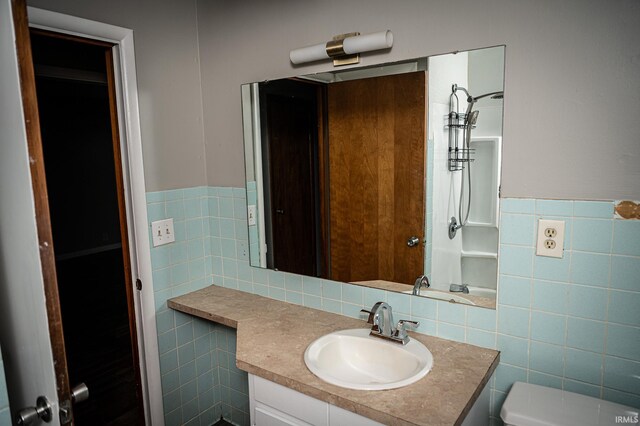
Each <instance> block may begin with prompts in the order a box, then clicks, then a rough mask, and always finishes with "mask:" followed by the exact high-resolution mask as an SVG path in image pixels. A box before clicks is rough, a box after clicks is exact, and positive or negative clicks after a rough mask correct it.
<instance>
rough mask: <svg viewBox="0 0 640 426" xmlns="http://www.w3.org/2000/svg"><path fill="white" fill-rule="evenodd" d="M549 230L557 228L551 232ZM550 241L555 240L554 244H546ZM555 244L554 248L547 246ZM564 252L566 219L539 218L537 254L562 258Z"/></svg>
mask: <svg viewBox="0 0 640 426" xmlns="http://www.w3.org/2000/svg"><path fill="white" fill-rule="evenodd" d="M547 230H555V235H554V236H550V235H553V234H554V232H549V231H547ZM548 241H553V242H554V243H555V246H554V245H553V244H546V243H547V242H548ZM548 246H553V248H547V247H548ZM563 254H564V220H548V219H539V220H538V238H537V244H536V255H538V256H546V257H557V258H562V256H563Z"/></svg>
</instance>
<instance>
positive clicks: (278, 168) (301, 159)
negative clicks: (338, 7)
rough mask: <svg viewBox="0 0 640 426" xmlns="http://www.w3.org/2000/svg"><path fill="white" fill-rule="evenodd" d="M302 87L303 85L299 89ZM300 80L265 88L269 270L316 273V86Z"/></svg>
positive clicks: (303, 273)
mask: <svg viewBox="0 0 640 426" xmlns="http://www.w3.org/2000/svg"><path fill="white" fill-rule="evenodd" d="M301 86H302V87H301ZM306 86H308V85H306V84H304V83H297V82H283V83H278V87H274V86H273V85H272V86H270V87H266V88H264V90H263V91H262V92H261V96H263V95H264V99H263V101H264V105H265V106H266V108H265V110H266V123H265V124H266V141H267V144H268V156H269V161H268V164H269V168H268V173H269V176H268V181H269V194H270V196H269V203H270V206H269V215H270V218H271V220H270V221H269V222H270V223H271V227H272V229H271V232H270V235H271V238H270V244H268V245H269V248H268V250H269V251H270V252H271V256H272V257H271V256H270V258H271V261H272V264H269V265H268V266H269V267H270V268H274V269H278V270H280V271H286V272H293V273H296V274H302V275H312V276H315V275H317V273H318V259H317V258H316V254H317V252H318V251H317V244H316V241H317V233H318V228H317V226H318V225H317V220H316V218H317V212H316V196H317V190H316V187H317V186H316V184H315V181H316V179H317V176H316V164H317V131H318V130H317V127H318V126H317V112H316V111H317V108H316V103H315V102H316V101H315V100H314V96H315V95H314V93H315V91H316V90H317V89H316V88H315V87H306Z"/></svg>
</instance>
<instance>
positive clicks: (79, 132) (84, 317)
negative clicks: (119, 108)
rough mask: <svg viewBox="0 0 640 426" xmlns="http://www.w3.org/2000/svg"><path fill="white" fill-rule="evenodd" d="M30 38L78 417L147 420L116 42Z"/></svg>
mask: <svg viewBox="0 0 640 426" xmlns="http://www.w3.org/2000/svg"><path fill="white" fill-rule="evenodd" d="M31 43H32V49H33V60H34V67H35V72H36V88H37V97H38V109H39V114H40V123H41V132H42V144H43V151H44V159H45V170H46V176H47V191H48V197H49V208H50V215H51V223H52V229H53V240H54V251H55V254H56V273H57V281H58V292H59V295H60V304H61V310H62V320H63V329H64V342H65V348H66V355H67V366H68V370H69V381H70V385H71V387H74V386H76V385H77V384H79V383H82V382H83V383H85V384H86V385H87V387H88V388H89V395H90V396H89V399H88V400H86V401H84V402H82V403H78V404H74V407H73V410H74V417H75V424H77V425H129V424H144V420H143V418H144V416H143V410H142V402H141V397H140V395H141V393H140V378H139V367H138V359H137V347H136V344H135V323H133V324H132V322H131V318H132V314H131V312H132V307H131V303H130V302H131V300H132V296H131V295H130V294H127V292H128V290H127V279H128V278H127V265H128V263H127V262H128V260H126V256H127V251H126V250H123V241H122V229H125V230H126V223H125V224H122V223H121V217H122V214H121V210H120V209H121V208H122V206H121V205H119V201H118V200H119V194H118V191H119V189H118V180H117V177H118V175H117V173H118V170H119V169H117V168H118V167H119V162H120V158H119V157H118V151H117V150H114V131H113V127H114V126H113V121H112V118H113V117H112V114H113V110H112V106H110V101H109V97H110V95H111V96H113V92H110V89H109V84H108V83H109V79H108V73H107V70H108V67H110V66H112V63H110V56H109V55H110V53H109V51H110V48H109V47H107V46H104V45H100V44H91V43H90V42H89V43H87V42H82V41H78V40H74V39H69V38H66V37H60V36H56V35H51V34H47V33H44V32H40V31H35V32H34V31H32V33H31ZM116 133H117V132H116ZM116 137H117V136H116ZM116 140H117V139H116ZM123 225H125V228H121V227H122V226H123ZM125 248H126V245H125Z"/></svg>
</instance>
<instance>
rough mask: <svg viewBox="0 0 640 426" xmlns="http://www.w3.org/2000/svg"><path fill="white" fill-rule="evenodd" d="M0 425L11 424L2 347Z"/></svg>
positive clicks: (0, 357) (0, 352) (9, 425)
mask: <svg viewBox="0 0 640 426" xmlns="http://www.w3.org/2000/svg"><path fill="white" fill-rule="evenodd" d="M0 426H11V411H10V410H9V393H8V392H7V383H6V380H5V375H4V362H3V361H2V348H0Z"/></svg>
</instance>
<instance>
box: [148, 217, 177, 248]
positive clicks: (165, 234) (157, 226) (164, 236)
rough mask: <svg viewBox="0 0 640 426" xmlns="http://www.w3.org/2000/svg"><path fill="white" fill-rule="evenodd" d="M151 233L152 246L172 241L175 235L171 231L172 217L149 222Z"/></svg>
mask: <svg viewBox="0 0 640 426" xmlns="http://www.w3.org/2000/svg"><path fill="white" fill-rule="evenodd" d="M151 235H153V246H154V247H157V246H161V245H163V244H169V243H172V242H174V241H175V240H176V236H175V234H174V233H173V218H169V219H165V220H156V221H155V222H151Z"/></svg>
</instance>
